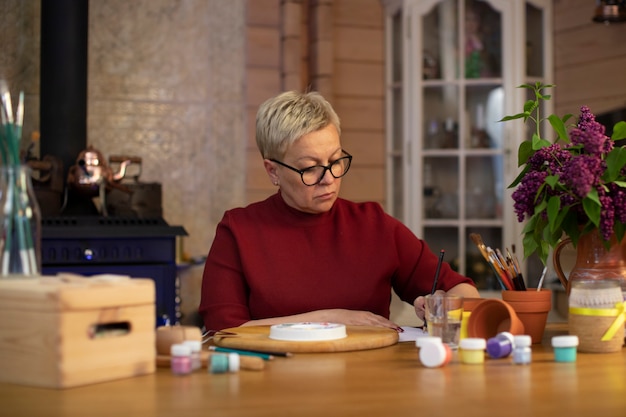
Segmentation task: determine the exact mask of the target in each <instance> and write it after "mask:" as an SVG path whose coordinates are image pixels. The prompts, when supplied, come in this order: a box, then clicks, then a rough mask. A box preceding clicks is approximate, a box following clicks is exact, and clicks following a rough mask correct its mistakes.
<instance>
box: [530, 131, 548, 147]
mask: <svg viewBox="0 0 626 417" xmlns="http://www.w3.org/2000/svg"><path fill="white" fill-rule="evenodd" d="M550 145H551V143H550V142H549V141H547V140H545V139H541V138H540V137H539V135H537V134H536V133H534V134H533V140H532V147H533V149H534V150H535V151H538V150H539V149H541V148H545V147H547V146H550Z"/></svg>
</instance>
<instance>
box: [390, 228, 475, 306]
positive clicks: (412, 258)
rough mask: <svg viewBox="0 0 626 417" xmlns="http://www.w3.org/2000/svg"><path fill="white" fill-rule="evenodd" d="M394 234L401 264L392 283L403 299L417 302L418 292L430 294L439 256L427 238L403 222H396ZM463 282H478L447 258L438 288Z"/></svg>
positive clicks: (399, 263)
mask: <svg viewBox="0 0 626 417" xmlns="http://www.w3.org/2000/svg"><path fill="white" fill-rule="evenodd" d="M394 238H395V245H396V250H397V253H398V265H399V268H398V272H397V274H396V276H395V277H394V279H393V282H392V285H393V288H394V291H395V292H396V294H398V296H399V297H400V298H401V299H402V300H403V301H406V302H407V303H409V304H413V301H415V299H416V298H417V297H418V296H420V295H426V294H430V291H431V290H432V286H433V282H434V278H435V272H436V270H437V263H438V262H439V258H438V256H437V254H435V253H434V252H433V251H432V250H431V249H430V247H429V246H428V244H427V243H426V242H425V241H424V240H422V239H419V238H418V237H417V236H415V234H413V232H411V230H409V228H408V227H406V226H405V225H403V224H402V223H400V222H398V224H397V225H396V228H395V234H394ZM461 283H467V284H470V285H474V281H472V279H471V278H468V277H465V276H463V275H461V274H459V273H458V272H456V271H454V270H453V269H452V268H451V267H450V264H449V263H448V262H446V261H444V262H443V263H442V265H441V270H440V272H439V279H438V280H437V287H436V289H437V290H444V291H448V290H450V289H451V288H452V287H454V286H456V285H458V284H461Z"/></svg>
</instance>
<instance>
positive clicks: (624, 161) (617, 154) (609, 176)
mask: <svg viewBox="0 0 626 417" xmlns="http://www.w3.org/2000/svg"><path fill="white" fill-rule="evenodd" d="M606 166H607V169H606V171H605V172H604V175H603V176H602V180H603V181H604V182H613V181H615V180H616V179H617V178H618V177H619V176H620V173H621V171H622V169H623V168H624V166H626V148H624V147H619V148H613V150H612V151H611V152H609V154H608V155H607V157H606Z"/></svg>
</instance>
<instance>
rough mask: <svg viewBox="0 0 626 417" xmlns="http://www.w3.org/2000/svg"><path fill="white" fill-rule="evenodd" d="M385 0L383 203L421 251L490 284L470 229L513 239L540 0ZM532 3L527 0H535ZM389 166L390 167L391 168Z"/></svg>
mask: <svg viewBox="0 0 626 417" xmlns="http://www.w3.org/2000/svg"><path fill="white" fill-rule="evenodd" d="M391 3H393V4H394V5H395V7H393V8H392V7H389V8H388V16H389V17H388V20H387V33H388V34H392V35H393V36H388V37H387V42H388V46H389V48H387V50H388V51H389V52H388V56H387V64H388V71H387V73H388V79H387V81H388V97H389V98H390V100H388V113H387V114H388V115H389V116H390V117H388V135H389V141H388V152H389V158H388V163H389V172H390V173H392V175H389V176H388V180H389V182H388V184H389V199H388V201H389V202H390V209H391V212H392V213H393V214H394V215H395V216H397V217H398V218H400V219H402V220H403V221H404V222H405V223H406V224H407V225H408V226H409V227H410V228H411V229H412V230H413V231H414V232H415V233H416V234H417V235H418V236H420V237H422V238H423V239H424V240H425V241H426V242H427V243H428V244H429V246H430V247H431V249H432V250H433V251H439V250H440V249H445V250H446V260H447V261H449V262H450V263H451V265H452V266H453V267H454V268H455V269H457V270H458V271H460V272H461V273H463V274H465V275H467V276H469V277H471V278H473V279H474V280H475V281H476V283H477V285H478V286H479V288H480V289H483V290H491V289H494V290H497V289H499V288H500V285H499V283H498V281H497V280H496V279H495V276H494V273H493V271H492V270H491V267H490V265H489V264H488V263H487V262H486V261H485V260H484V259H483V258H482V256H481V254H480V252H479V251H478V248H477V247H476V246H475V245H474V244H473V242H472V241H471V240H470V238H469V236H470V234H471V233H479V234H480V235H481V236H482V238H483V240H484V242H485V243H486V244H487V245H488V246H491V247H492V248H494V249H496V248H498V249H501V250H503V251H504V250H506V249H509V248H511V249H513V248H514V247H517V248H519V249H520V250H519V251H518V253H516V256H517V257H518V258H519V259H520V260H521V258H522V257H523V254H522V253H521V247H522V246H521V241H520V240H519V236H520V235H521V233H520V232H521V225H518V224H517V219H516V218H515V216H514V215H513V208H512V200H511V198H510V192H511V191H510V190H508V189H507V186H508V184H510V183H511V182H512V180H513V179H514V178H515V176H516V175H517V173H518V168H517V148H518V146H519V143H520V141H521V140H524V138H525V137H530V136H526V127H525V126H524V125H523V123H519V124H515V123H510V124H504V123H502V122H499V120H500V119H502V117H504V116H505V115H508V114H514V113H519V112H520V111H521V109H522V108H523V104H524V102H525V100H526V99H527V96H526V90H525V89H519V88H517V87H518V86H519V85H521V84H523V83H527V82H534V81H543V82H546V81H545V78H546V77H549V76H550V75H551V73H550V71H548V69H549V68H551V61H550V60H549V58H547V57H548V54H549V53H550V52H551V51H550V48H549V45H550V42H549V39H548V38H547V31H546V26H547V24H548V19H549V18H550V16H549V15H548V14H547V13H546V12H545V8H547V7H550V5H549V0H546V1H532V2H524V1H520V0H506V1H505V0H499V1H498V0H491V1H489V0H484V1H481V0H404V1H403V2H402V3H401V5H400V6H398V2H390V4H391ZM538 4H539V6H538ZM399 177H400V178H399Z"/></svg>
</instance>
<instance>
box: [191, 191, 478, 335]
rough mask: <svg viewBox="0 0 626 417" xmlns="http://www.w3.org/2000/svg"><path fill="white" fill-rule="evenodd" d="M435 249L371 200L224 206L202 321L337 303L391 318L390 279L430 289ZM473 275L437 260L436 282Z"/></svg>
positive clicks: (231, 321) (236, 321) (407, 294)
mask: <svg viewBox="0 0 626 417" xmlns="http://www.w3.org/2000/svg"><path fill="white" fill-rule="evenodd" d="M436 265H437V256H436V255H435V254H434V253H433V252H431V250H430V249H429V248H428V246H427V245H426V243H425V242H424V241H422V240H420V239H418V238H417V237H415V235H414V234H413V233H412V232H411V231H410V230H409V229H408V228H407V227H406V226H404V225H403V224H402V223H400V222H399V221H398V220H396V219H395V218H393V217H391V216H389V215H388V214H386V213H385V212H384V211H383V209H382V207H381V206H380V205H379V204H377V203H353V202H350V201H347V200H343V199H337V201H336V202H335V204H334V206H333V208H332V209H331V210H330V211H329V212H327V213H323V214H309V213H304V212H301V211H298V210H295V209H293V208H291V207H289V206H288V205H287V204H285V202H284V201H283V199H282V197H281V196H280V193H277V194H275V195H273V196H271V197H269V198H268V199H267V200H265V201H262V202H258V203H254V204H251V205H249V206H248V207H246V208H237V209H233V210H229V211H227V212H226V213H225V214H224V217H223V219H222V221H221V222H220V223H219V224H218V226H217V231H216V235H215V239H214V241H213V245H212V247H211V250H210V251H209V255H208V258H207V260H206V265H205V269H204V275H203V280H202V295H201V301H200V308H199V311H200V314H201V315H202V318H203V319H204V324H205V326H206V328H207V329H212V330H220V329H224V328H228V327H235V326H239V325H241V324H243V323H245V322H246V321H249V320H254V319H262V318H270V317H279V316H287V315H292V314H298V313H304V312H308V311H314V310H321V309H330V308H343V309H351V310H366V311H371V312H373V313H376V314H379V315H381V316H383V317H386V318H389V305H390V298H391V288H393V289H394V290H395V292H396V293H397V294H398V296H399V297H400V298H401V299H402V300H404V301H406V302H408V303H410V304H413V301H414V300H415V298H416V297H417V296H419V295H424V294H428V293H429V292H430V290H431V288H432V284H433V277H434V275H435V269H436ZM462 282H465V283H470V284H473V282H472V280H471V279H469V278H466V277H463V276H462V275H459V274H458V273H456V272H454V271H453V270H452V269H451V268H450V266H449V265H448V264H447V263H445V262H444V264H443V266H442V268H441V272H440V275H439V281H438V285H437V289H443V290H448V289H450V288H451V287H453V286H455V285H457V284H459V283H462Z"/></svg>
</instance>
